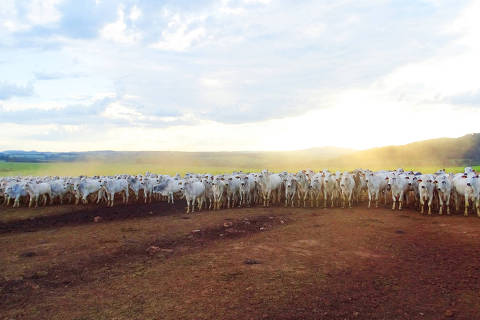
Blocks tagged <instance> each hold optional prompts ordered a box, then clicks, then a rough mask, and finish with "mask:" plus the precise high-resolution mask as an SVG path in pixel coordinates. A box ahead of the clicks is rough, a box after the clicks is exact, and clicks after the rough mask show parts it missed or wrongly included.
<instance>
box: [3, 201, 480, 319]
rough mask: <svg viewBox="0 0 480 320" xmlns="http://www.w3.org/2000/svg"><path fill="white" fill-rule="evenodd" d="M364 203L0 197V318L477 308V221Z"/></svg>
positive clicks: (436, 313) (476, 312)
mask: <svg viewBox="0 0 480 320" xmlns="http://www.w3.org/2000/svg"><path fill="white" fill-rule="evenodd" d="M365 207H366V205H365V204H361V205H360V206H359V207H356V208H354V209H326V210H324V209H310V208H307V209H304V208H294V209H292V208H266V209H264V208H253V209H249V208H244V209H233V210H222V211H218V212H211V211H210V212H208V211H203V212H201V213H195V214H190V215H186V214H183V203H180V202H178V203H176V205H175V207H172V206H170V205H167V204H165V203H157V204H152V205H129V206H126V207H123V206H117V207H114V208H96V207H73V206H63V207H47V208H38V209H26V208H20V209H15V210H13V209H6V208H0V243H1V245H0V319H78V320H79V319H480V219H478V218H476V217H473V216H472V217H468V218H466V217H463V216H460V215H455V216H438V215H433V216H431V217H430V216H421V215H419V213H417V212H416V211H413V210H407V211H401V212H398V211H395V212H392V211H391V210H389V209H384V208H381V209H371V210H367V209H366V208H365ZM95 217H99V218H96V220H97V222H94V219H95Z"/></svg>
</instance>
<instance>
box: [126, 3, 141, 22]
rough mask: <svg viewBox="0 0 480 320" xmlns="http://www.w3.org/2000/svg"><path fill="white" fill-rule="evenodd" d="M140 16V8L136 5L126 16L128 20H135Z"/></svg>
mask: <svg viewBox="0 0 480 320" xmlns="http://www.w3.org/2000/svg"><path fill="white" fill-rule="evenodd" d="M141 16H142V10H140V9H139V8H138V7H137V6H136V5H134V6H133V7H132V9H131V10H130V15H129V16H128V17H129V18H130V20H132V21H137V20H138V18H140V17H141Z"/></svg>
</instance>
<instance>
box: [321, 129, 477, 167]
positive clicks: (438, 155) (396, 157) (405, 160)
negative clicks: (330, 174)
mask: <svg viewBox="0 0 480 320" xmlns="http://www.w3.org/2000/svg"><path fill="white" fill-rule="evenodd" d="M479 163H480V134H478V133H474V134H468V135H465V136H463V137H460V138H439V139H431V140H425V141H418V142H414V143H410V144H406V145H401V146H388V147H382V148H373V149H368V150H363V151H358V152H355V153H352V154H349V155H348V156H341V157H336V158H333V159H330V160H329V161H327V166H332V165H335V166H337V167H338V166H339V167H344V166H348V167H351V166H352V165H354V166H355V167H364V168H390V167H415V166H440V167H449V166H471V165H477V164H479Z"/></svg>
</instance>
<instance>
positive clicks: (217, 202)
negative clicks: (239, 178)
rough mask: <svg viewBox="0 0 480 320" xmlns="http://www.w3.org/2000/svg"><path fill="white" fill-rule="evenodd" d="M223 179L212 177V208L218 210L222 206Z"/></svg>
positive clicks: (223, 193)
mask: <svg viewBox="0 0 480 320" xmlns="http://www.w3.org/2000/svg"><path fill="white" fill-rule="evenodd" d="M225 189H226V187H225V179H224V178H223V177H222V178H220V177H217V178H215V179H213V182H212V191H213V210H220V209H221V208H222V206H223V200H224V195H225Z"/></svg>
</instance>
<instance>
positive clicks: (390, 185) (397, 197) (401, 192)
mask: <svg viewBox="0 0 480 320" xmlns="http://www.w3.org/2000/svg"><path fill="white" fill-rule="evenodd" d="M407 177H408V176H407V175H405V174H403V173H402V174H397V173H395V172H392V173H390V174H389V175H387V177H386V178H385V179H386V180H387V190H391V191H392V200H393V204H392V210H395V207H396V204H397V202H398V210H402V209H403V201H404V199H405V196H406V193H407V191H408V182H409V179H406V178H407Z"/></svg>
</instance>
